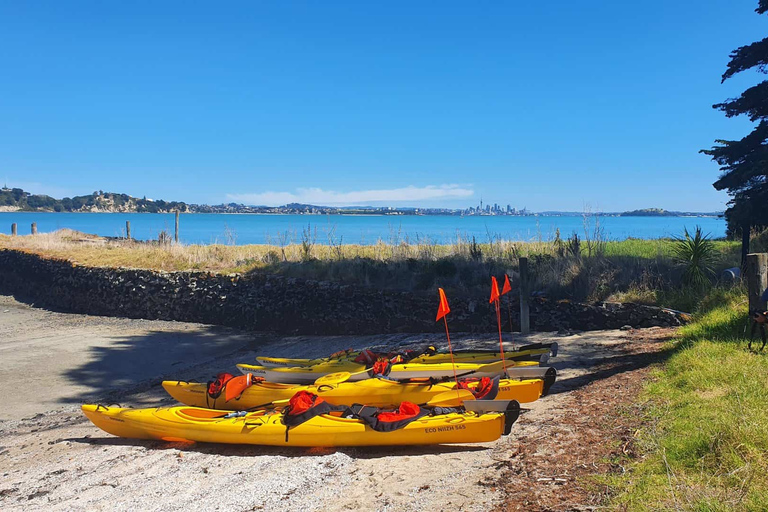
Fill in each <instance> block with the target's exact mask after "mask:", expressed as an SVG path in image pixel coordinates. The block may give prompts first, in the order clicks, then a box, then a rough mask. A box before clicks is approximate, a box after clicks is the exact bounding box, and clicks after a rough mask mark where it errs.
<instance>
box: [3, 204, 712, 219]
mask: <svg viewBox="0 0 768 512" xmlns="http://www.w3.org/2000/svg"><path fill="white" fill-rule="evenodd" d="M3 213H13V214H20V213H21V214H40V213H43V214H67V215H68V214H78V215H79V214H94V213H96V214H130V215H134V214H136V215H174V214H175V212H173V211H168V212H137V211H127V212H122V211H71V212H56V211H51V210H22V209H13V207H9V206H0V215H1V214H3ZM179 214H180V215H266V216H275V217H277V216H290V215H301V216H304V217H327V216H339V217H496V218H498V217H515V218H526V217H584V216H587V217H633V218H647V217H656V218H665V217H666V218H670V217H671V218H693V219H696V218H705V219H718V218H720V217H722V214H717V213H686V214H681V215H675V214H672V215H670V214H664V215H629V214H626V213H621V212H592V213H577V212H546V213H530V214H528V215H460V214H448V213H391V214H387V213H355V212H332V213H331V212H326V213H301V212H179Z"/></svg>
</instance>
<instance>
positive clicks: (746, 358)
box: [608, 289, 768, 511]
mask: <svg viewBox="0 0 768 512" xmlns="http://www.w3.org/2000/svg"><path fill="white" fill-rule="evenodd" d="M743 298H744V295H743V291H742V290H738V289H736V290H730V291H726V290H716V291H715V292H713V293H712V294H711V295H710V296H708V297H707V298H706V299H705V301H703V303H702V308H701V311H700V313H698V314H697V315H696V319H695V321H694V322H693V323H691V324H689V325H687V326H685V327H683V328H681V329H680V333H679V339H677V340H676V341H675V342H673V344H672V346H671V347H670V350H671V352H672V355H671V356H670V358H669V359H668V360H667V361H666V362H665V363H664V365H663V367H662V368H660V369H658V370H657V371H656V372H655V374H654V376H653V377H654V379H653V381H651V382H649V383H648V384H647V385H646V388H645V391H644V394H643V396H642V397H641V400H642V401H644V402H645V401H647V402H649V403H650V407H649V408H648V409H647V411H648V413H647V417H646V418H645V421H644V425H645V426H644V427H643V429H642V430H641V431H640V433H639V435H638V442H639V448H640V452H641V455H640V457H639V459H638V461H636V462H635V463H634V465H633V466H631V468H630V471H629V472H628V473H627V474H625V475H622V476H621V477H613V478H611V479H610V481H609V482H608V483H609V485H611V486H612V487H613V489H614V491H615V495H614V498H613V503H612V505H614V506H616V507H620V508H626V509H629V510H638V511H640V510H642V511H645V510H674V509H682V510H701V511H710V510H711V511H720V510H723V511H726V510H727V511H731V510H734V511H735V510H755V511H757V510H768V354H757V353H754V352H750V351H748V350H747V348H746V345H747V340H746V339H745V338H744V326H745V324H746V318H747V316H746V314H747V307H746V304H745V302H744V301H743Z"/></svg>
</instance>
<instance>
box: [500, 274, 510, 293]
mask: <svg viewBox="0 0 768 512" xmlns="http://www.w3.org/2000/svg"><path fill="white" fill-rule="evenodd" d="M511 291H512V285H511V284H509V276H508V275H507V274H504V286H503V287H502V288H501V294H502V295H506V294H507V293H509V292H511Z"/></svg>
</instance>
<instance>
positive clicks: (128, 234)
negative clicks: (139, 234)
mask: <svg viewBox="0 0 768 512" xmlns="http://www.w3.org/2000/svg"><path fill="white" fill-rule="evenodd" d="M125 238H127V239H128V240H130V239H131V221H129V220H127V221H125Z"/></svg>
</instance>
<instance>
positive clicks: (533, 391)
mask: <svg viewBox="0 0 768 512" xmlns="http://www.w3.org/2000/svg"><path fill="white" fill-rule="evenodd" d="M556 375H557V372H556V371H555V369H554V368H549V369H547V374H546V376H545V378H544V379H525V380H512V379H501V380H500V381H499V389H498V394H497V395H496V396H495V397H494V399H496V400H517V401H518V402H520V403H529V402H534V401H536V400H538V399H539V398H540V397H541V396H544V395H546V394H547V392H548V391H549V388H550V387H551V386H552V384H553V383H554V382H555V378H556ZM467 386H468V388H469V389H470V390H475V391H476V390H477V386H478V381H476V382H470V383H468V384H467ZM163 388H165V390H166V391H167V392H168V394H169V395H171V396H172V397H173V398H174V399H175V400H177V401H179V402H181V403H183V404H186V405H191V406H194V407H207V408H210V409H221V410H228V411H241V410H247V409H254V408H256V407H260V406H265V405H267V404H270V403H272V402H276V401H280V400H287V399H289V398H291V397H292V396H293V395H295V394H296V393H298V392H299V391H309V392H311V393H315V394H317V395H318V396H320V397H322V398H323V399H325V400H326V401H327V402H329V403H331V404H334V405H344V404H354V403H362V404H366V405H373V406H376V407H390V406H394V405H396V404H399V403H401V402H413V403H416V404H425V403H427V402H429V401H430V400H432V399H433V398H434V397H436V396H438V395H440V394H441V393H445V392H447V391H451V390H455V389H456V383H455V382H453V381H448V382H440V383H437V384H432V383H429V382H403V383H401V382H395V381H391V380H388V379H377V378H373V379H366V380H361V381H357V382H342V383H339V384H335V385H321V386H312V385H309V386H306V385H300V384H278V383H274V382H266V381H257V382H255V383H253V384H252V385H251V386H250V387H248V388H246V389H245V390H244V391H243V392H242V393H241V394H240V395H239V396H238V397H237V398H234V399H232V400H229V401H227V400H226V399H225V394H224V393H220V394H217V395H216V396H215V397H214V396H212V395H210V394H209V393H208V386H207V385H206V384H204V383H200V382H184V381H175V380H167V381H164V382H163ZM460 403H461V401H457V402H455V403H445V404H443V405H445V406H454V405H460Z"/></svg>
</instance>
